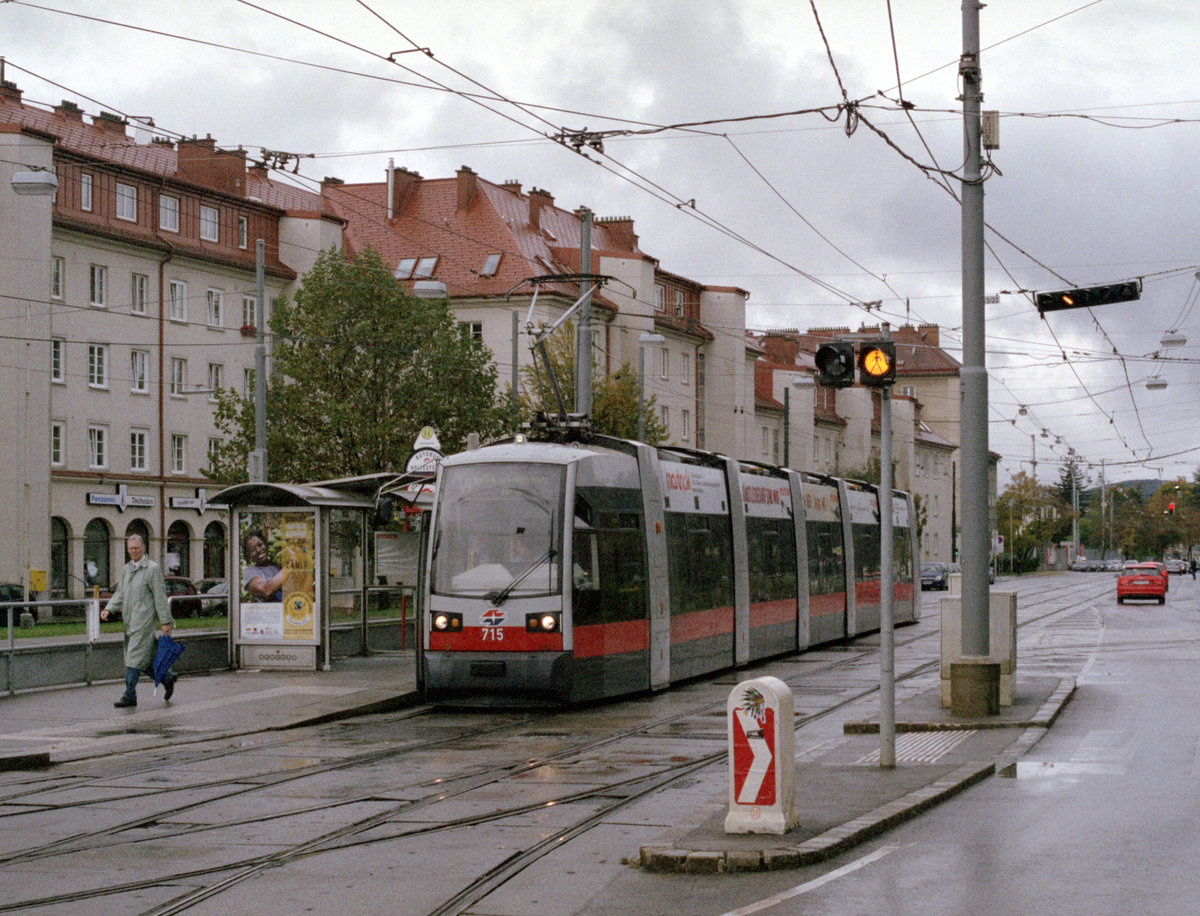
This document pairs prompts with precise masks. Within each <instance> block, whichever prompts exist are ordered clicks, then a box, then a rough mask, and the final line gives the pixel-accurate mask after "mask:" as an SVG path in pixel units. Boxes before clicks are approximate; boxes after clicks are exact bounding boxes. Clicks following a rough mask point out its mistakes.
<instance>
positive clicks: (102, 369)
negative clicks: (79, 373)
mask: <svg viewBox="0 0 1200 916" xmlns="http://www.w3.org/2000/svg"><path fill="white" fill-rule="evenodd" d="M88 387H89V388H107V387H108V344H88Z"/></svg>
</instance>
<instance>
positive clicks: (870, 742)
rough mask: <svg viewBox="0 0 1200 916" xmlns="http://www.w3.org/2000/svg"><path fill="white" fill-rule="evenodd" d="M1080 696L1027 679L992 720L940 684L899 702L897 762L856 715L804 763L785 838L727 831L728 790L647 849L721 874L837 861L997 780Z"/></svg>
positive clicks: (668, 868) (656, 856)
mask: <svg viewBox="0 0 1200 916" xmlns="http://www.w3.org/2000/svg"><path fill="white" fill-rule="evenodd" d="M1074 692H1075V681H1074V679H1073V678H1067V679H1059V678H1055V677H1045V678H1024V679H1021V678H1019V679H1018V681H1017V684H1016V688H1015V690H1014V694H1013V704H1012V705H1011V706H1004V707H1001V708H1000V713H999V714H998V715H995V716H988V717H986V718H982V719H964V718H961V717H956V716H953V715H952V714H951V712H950V710H948V709H942V708H941V691H940V688H938V687H935V688H933V689H931V690H928V691H925V692H924V693H920V694H918V695H916V696H913V697H910V698H909V699H907V700H904V701H899V702H897V704H896V766H895V767H889V768H883V767H880V766H879V750H880V746H879V721H878V719H877V718H875V719H868V720H865V721H851V722H847V723H845V725H844V726H843V731H844V739H843V740H842V741H840V742H838V743H837V745H836V746H834V747H830V748H828V749H827V750H824V751H822V752H820V753H818V754H817V755H815V756H813V757H806V758H804V759H800V760H798V762H797V763H796V769H795V799H796V812H797V819H798V823H797V824H796V826H794V827H793V828H792V829H791V830H789V831H788V832H787V833H785V834H783V835H779V834H727V833H725V815H726V813H727V811H728V802H727V798H728V796H727V793H726V794H725V795H723V796H722V797H721V798H719V799H717V800H715V801H714V802H713V804H712V805H711V806H710V807H707V808H705V809H704V810H700V811H697V812H696V814H695V817H694V818H692V819H691V823H690V824H682V825H679V826H678V827H676V828H674V829H673V830H672V831H671V833H670V834H669V835H668V836H667V837H665V838H664V840H663V842H662V843H661V844H659V843H656V844H653V845H647V846H643V847H642V848H641V851H640V856H639V860H640V863H641V865H642V867H643V868H645V869H647V870H649V871H659V872H690V873H696V874H721V873H726V872H746V871H774V870H778V869H786V868H798V867H801V866H805V865H811V864H813V863H815V862H820V861H823V860H825V859H829V858H832V857H833V856H835V855H838V854H840V853H842V852H845V851H846V850H847V849H850V848H851V847H853V846H857V845H859V844H861V843H863V842H866V841H867V840H869V839H872V838H873V837H876V836H878V835H879V834H881V833H883V832H884V831H886V830H889V829H890V828H892V827H894V826H896V825H897V824H900V823H902V822H903V821H906V820H909V819H910V818H913V817H916V816H917V815H918V814H920V813H921V812H923V811H925V810H927V809H929V808H930V807H932V806H933V805H936V804H937V803H939V802H941V801H943V800H945V799H947V798H949V797H950V796H952V795H955V794H956V793H958V792H961V791H963V790H964V789H967V788H969V787H970V786H972V785H974V784H975V783H977V782H980V781H982V780H984V779H987V778H988V777H989V776H992V775H994V774H996V773H998V772H1000V773H1002V772H1003V770H1004V768H1005V767H1009V766H1013V765H1015V763H1016V761H1017V760H1018V759H1019V758H1020V757H1021V756H1022V755H1023V754H1024V753H1025V752H1026V751H1028V750H1029V749H1030V748H1031V747H1033V745H1034V744H1036V743H1037V742H1038V741H1039V740H1040V739H1041V737H1042V736H1043V735H1044V734H1045V732H1046V730H1047V729H1048V728H1049V727H1050V725H1051V723H1052V722H1053V721H1054V719H1055V718H1056V717H1057V716H1058V714H1059V712H1061V711H1062V709H1063V707H1064V706H1065V705H1066V704H1067V703H1068V702H1069V701H1070V699H1071V696H1072V695H1073V694H1074Z"/></svg>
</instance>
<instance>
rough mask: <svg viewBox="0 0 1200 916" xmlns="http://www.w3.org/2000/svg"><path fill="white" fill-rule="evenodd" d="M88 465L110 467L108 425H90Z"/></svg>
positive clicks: (91, 466)
mask: <svg viewBox="0 0 1200 916" xmlns="http://www.w3.org/2000/svg"><path fill="white" fill-rule="evenodd" d="M88 467H90V468H106V467H108V427H107V426H97V425H95V424H93V425H90V426H88Z"/></svg>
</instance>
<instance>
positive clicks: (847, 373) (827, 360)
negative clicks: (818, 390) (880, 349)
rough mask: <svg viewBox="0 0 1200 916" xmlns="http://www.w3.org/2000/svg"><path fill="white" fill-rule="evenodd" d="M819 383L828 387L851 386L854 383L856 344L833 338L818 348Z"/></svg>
mask: <svg viewBox="0 0 1200 916" xmlns="http://www.w3.org/2000/svg"><path fill="white" fill-rule="evenodd" d="M816 364H817V372H818V373H819V375H818V377H817V384H819V385H824V386H825V387H826V388H849V387H850V386H851V385H853V384H854V344H852V343H851V342H850V341H848V340H831V341H830V342H829V343H826V344H821V346H819V347H818V348H817V355H816Z"/></svg>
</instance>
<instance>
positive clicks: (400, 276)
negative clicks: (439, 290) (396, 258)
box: [394, 258, 417, 280]
mask: <svg viewBox="0 0 1200 916" xmlns="http://www.w3.org/2000/svg"><path fill="white" fill-rule="evenodd" d="M416 266H417V259H416V258H401V259H400V262H399V263H398V264H397V265H396V270H395V274H394V275H395V277H396V279H397V280H407V279H408V278H409V277H411V276H412V272H413V268H414V267H416Z"/></svg>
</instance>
